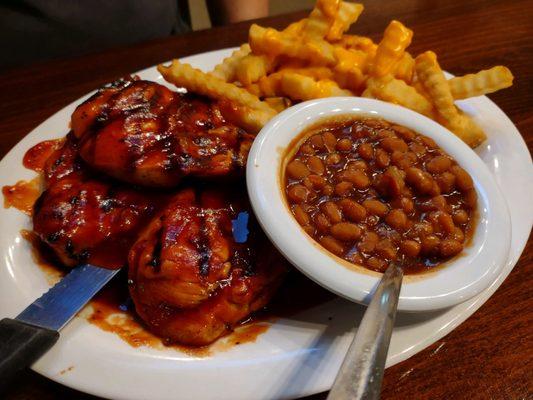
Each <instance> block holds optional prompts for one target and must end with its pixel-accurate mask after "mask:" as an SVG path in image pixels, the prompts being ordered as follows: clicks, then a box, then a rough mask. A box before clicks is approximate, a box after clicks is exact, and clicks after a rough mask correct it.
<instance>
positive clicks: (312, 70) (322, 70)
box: [278, 67, 333, 79]
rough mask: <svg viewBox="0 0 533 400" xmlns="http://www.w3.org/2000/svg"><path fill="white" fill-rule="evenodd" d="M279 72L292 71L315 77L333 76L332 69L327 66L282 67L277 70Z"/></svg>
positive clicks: (325, 77) (329, 77)
mask: <svg viewBox="0 0 533 400" xmlns="http://www.w3.org/2000/svg"><path fill="white" fill-rule="evenodd" d="M278 72H280V73H282V74H283V73H288V72H294V73H297V74H300V75H305V76H310V77H311V78H315V79H331V78H332V77H333V71H332V70H331V69H330V68H327V67H303V68H302V67H300V68H292V67H282V68H280V69H279V70H278Z"/></svg>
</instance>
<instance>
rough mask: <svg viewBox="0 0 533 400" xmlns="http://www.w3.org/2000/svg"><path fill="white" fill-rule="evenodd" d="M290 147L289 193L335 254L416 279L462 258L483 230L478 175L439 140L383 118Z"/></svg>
mask: <svg viewBox="0 0 533 400" xmlns="http://www.w3.org/2000/svg"><path fill="white" fill-rule="evenodd" d="M298 142H299V143H300V145H299V147H298V148H293V149H290V151H291V152H290V154H291V156H290V157H289V158H288V160H287V164H286V168H285V171H284V184H285V194H286V198H287V201H288V203H289V205H290V209H291V211H292V213H293V215H294V218H295V219H296V221H297V222H298V223H299V224H300V225H301V226H302V227H303V228H304V230H305V232H307V233H308V234H309V235H310V236H311V237H313V238H314V239H315V240H316V241H317V242H319V243H320V244H321V245H322V246H323V247H324V248H326V249H327V250H328V251H330V252H331V253H334V254H335V255H337V256H339V257H342V258H344V259H345V260H347V261H350V262H353V263H357V264H361V265H362V266H364V267H366V268H369V269H372V270H376V271H384V270H385V269H386V268H387V266H388V265H389V263H390V262H391V261H396V262H399V263H400V264H401V265H402V266H403V268H404V272H405V273H406V274H412V273H418V272H422V271H425V270H427V269H430V268H432V267H435V266H436V265H438V264H441V263H442V262H444V261H446V260H449V259H450V258H452V257H454V256H456V255H458V254H459V253H461V252H462V251H463V249H464V247H465V244H466V241H467V240H468V239H469V237H470V234H471V231H472V230H473V225H474V215H475V211H476V204H477V194H476V191H475V189H474V183H473V181H472V178H471V177H470V175H469V174H468V173H467V172H466V171H465V170H464V169H463V168H461V167H460V166H459V165H458V164H457V162H456V161H455V160H454V159H453V158H452V157H450V156H449V155H448V154H446V153H445V152H444V151H443V150H442V149H440V148H439V147H438V145H437V144H436V143H435V141H434V140H432V139H430V138H428V137H425V136H423V135H420V134H418V133H416V132H413V131H412V130H410V129H408V128H406V127H403V126H399V125H394V124H390V123H389V122H387V121H384V120H379V119H371V118H366V119H346V120H336V121H326V122H324V123H321V124H320V125H316V126H314V127H313V128H312V131H310V130H308V131H306V132H304V133H303V134H302V136H300V138H299V139H298Z"/></svg>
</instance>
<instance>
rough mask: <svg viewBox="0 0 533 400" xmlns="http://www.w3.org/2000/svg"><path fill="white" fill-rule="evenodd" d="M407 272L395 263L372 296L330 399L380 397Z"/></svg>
mask: <svg viewBox="0 0 533 400" xmlns="http://www.w3.org/2000/svg"><path fill="white" fill-rule="evenodd" d="M402 279H403V271H402V269H401V268H400V267H399V266H398V265H397V264H395V263H393V264H391V265H390V266H389V267H388V268H387V270H386V271H385V273H384V274H383V277H382V278H381V281H380V282H379V284H378V287H377V288H376V291H375V292H374V295H373V296H372V300H371V301H370V304H369V305H368V308H367V310H366V312H365V314H364V316H363V319H362V321H361V324H360V325H359V328H358V329H357V334H356V335H355V337H354V339H353V341H352V343H351V345H350V348H349V349H348V352H347V354H346V357H345V358H344V361H343V363H342V365H341V368H340V370H339V372H338V374H337V377H336V378H335V382H334V383H333V387H332V388H331V391H330V392H329V395H328V400H362V399H364V400H373V399H379V397H380V392H381V381H382V379H383V372H384V370H385V361H386V360H387V352H388V350H389V343H390V338H391V334H392V328H393V327H394V319H395V317H396V309H397V306H398V298H399V296H400V289H401V287H402Z"/></svg>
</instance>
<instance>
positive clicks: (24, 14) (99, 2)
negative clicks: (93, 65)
mask: <svg viewBox="0 0 533 400" xmlns="http://www.w3.org/2000/svg"><path fill="white" fill-rule="evenodd" d="M191 1H199V0H191ZM206 4H207V6H208V10H209V15H210V18H211V22H212V24H213V25H214V26H217V25H224V24H228V23H233V22H238V21H244V20H248V19H254V18H260V17H264V16H266V15H268V0H206ZM190 30H191V24H190V14H189V6H188V2H187V0H2V1H1V2H0V48H1V49H2V54H3V56H2V57H1V58H0V69H6V68H12V67H17V66H20V65H25V64H30V63H32V62H36V61H44V60H49V59H52V58H57V57H68V56H75V55H80V54H85V53H89V52H92V51H98V50H103V49H106V48H111V47H114V46H121V45H128V44H133V43H137V42H141V41H146V40H150V39H155V38H160V37H165V36H168V35H176V34H181V33H184V32H187V31H190Z"/></svg>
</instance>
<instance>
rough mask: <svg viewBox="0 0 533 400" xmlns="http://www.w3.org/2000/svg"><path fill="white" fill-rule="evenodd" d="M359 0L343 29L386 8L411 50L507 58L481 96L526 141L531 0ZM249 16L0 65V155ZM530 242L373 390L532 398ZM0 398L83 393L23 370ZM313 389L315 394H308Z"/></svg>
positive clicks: (239, 30) (395, 395) (470, 66)
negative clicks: (491, 284) (502, 86)
mask: <svg viewBox="0 0 533 400" xmlns="http://www.w3.org/2000/svg"><path fill="white" fill-rule="evenodd" d="M365 6H366V10H365V12H364V14H363V16H362V17H361V19H360V21H359V22H358V23H357V24H356V27H355V29H354V30H353V32H357V33H361V34H365V35H370V36H371V37H373V38H374V39H376V40H379V38H380V35H381V32H382V31H383V29H384V28H385V26H386V25H387V23H388V22H389V21H390V20H391V19H393V18H394V19H398V20H400V21H402V22H403V23H405V24H406V25H407V26H409V27H410V28H412V29H413V30H414V32H415V36H414V40H413V44H412V45H411V48H410V50H411V52H412V53H415V54H417V53H418V52H420V51H424V50H428V49H432V50H434V51H436V53H437V54H438V55H439V61H440V62H441V64H442V65H443V66H445V68H446V69H447V70H448V71H450V72H452V73H455V74H463V73H466V72H471V71H477V70H479V69H482V68H487V67H490V66H492V65H496V64H504V65H507V66H509V67H510V69H511V70H512V71H513V73H514V75H515V86H513V87H512V88H511V89H507V90H504V91H501V92H499V93H497V94H494V95H491V96H490V97H491V98H492V99H493V100H494V101H495V102H496V103H497V104H498V105H499V106H500V107H501V108H502V109H503V110H504V111H505V112H506V113H507V115H509V117H510V118H511V119H512V120H513V122H514V123H515V124H516V126H517V127H518V129H519V130H520V132H522V134H523V135H524V139H525V140H526V142H527V144H528V146H529V148H530V149H531V148H532V146H533V131H532V130H531V126H532V124H533V111H532V109H533V90H532V86H531V83H532V81H533V80H532V78H533V77H532V73H533V69H532V68H531V65H532V64H533V42H532V40H531V38H532V37H533V23H532V20H533V2H531V1H529V0H515V1H505V0H470V1H467V2H466V1H465V2H462V1H447V0H436V1H429V0H426V1H424V0H386V1H385V0H369V1H366V2H365ZM304 15H305V13H303V12H302V13H296V14H291V15H283V16H278V17H272V18H268V19H266V20H263V21H260V23H261V24H263V25H269V26H273V27H278V28H281V27H284V26H286V25H287V24H288V23H289V22H291V21H294V20H297V19H299V18H302V17H303V16H304ZM249 25H250V23H249V22H246V23H240V24H236V25H232V26H229V27H222V28H216V29H210V30H206V31H200V32H194V33H190V34H187V35H184V36H180V37H169V38H165V39H160V40H155V41H151V42H148V43H143V44H139V45H135V46H132V47H127V48H126V47H124V48H119V49H116V50H114V51H106V52H102V53H99V54H93V55H88V56H84V57H79V58H73V59H65V60H60V61H54V62H50V63H46V64H41V65H34V66H30V67H27V68H23V69H19V70H12V71H7V72H4V73H3V74H0V138H1V140H0V156H3V155H4V154H5V153H7V152H8V151H9V149H11V147H13V146H14V145H15V144H16V143H17V142H18V141H19V140H20V139H21V138H22V137H23V136H24V135H26V134H27V133H28V132H29V131H30V130H31V129H33V128H34V127H35V126H36V125H38V124H39V123H41V122H42V121H43V120H45V119H46V118H48V117H49V116H50V115H52V114H53V113H55V112H56V111H58V110H59V109H61V108H62V107H64V106H65V105H67V104H68V103H70V102H72V101H74V100H75V99H77V98H79V97H80V96H82V95H84V94H85V93H87V92H89V91H91V90H93V89H95V88H97V87H99V86H100V85H101V84H103V83H105V82H108V81H111V80H113V79H115V78H118V77H120V76H123V75H125V74H128V73H129V72H132V71H136V70H139V69H142V68H145V67H148V66H151V65H154V64H157V63H159V62H162V61H165V60H169V59H171V58H173V57H182V56H187V55H190V54H195V53H201V52H205V51H209V50H215V49H220V48H225V47H230V46H236V45H238V44H240V43H242V42H244V41H245V40H246V38H247V32H248V27H249ZM4 56H8V55H5V54H4ZM58 133H59V132H58ZM531 243H532V241H531V240H530V241H529V243H528V245H527V247H526V249H525V251H524V253H523V255H522V257H521V258H520V261H519V262H518V264H517V265H516V267H515V268H514V270H513V272H512V273H511V275H510V276H509V277H508V278H507V280H506V281H505V282H504V283H503V285H502V286H501V287H500V288H499V289H498V291H497V292H496V293H495V294H494V296H492V298H491V299H490V300H489V301H488V302H487V303H486V304H485V305H483V306H482V307H481V308H480V310H479V311H477V312H476V313H475V314H474V315H473V316H472V317H470V318H469V319H468V320H467V321H466V322H464V323H463V324H462V325H461V326H459V327H458V328H457V329H456V330H454V331H453V332H452V333H450V334H449V335H448V336H446V337H444V338H443V339H441V340H439V341H438V342H437V343H435V344H434V345H432V346H430V347H429V348H427V349H426V350H424V351H422V352H420V353H418V354H417V355H416V356H414V357H412V358H411V359H409V360H407V361H404V362H403V363H400V364H398V365H395V366H394V367H392V368H389V369H388V370H387V371H386V373H385V380H384V387H383V394H382V398H383V399H532V398H533V340H532V337H533V284H532V282H533V281H532V279H531V276H532V275H533V268H532V266H533V247H532V245H531ZM5 398H6V399H9V400H15V399H17V400H19V399H41V400H45V399H59V398H61V399H67V398H73V399H91V398H93V397H92V396H88V395H84V394H82V393H79V392H76V391H74V390H71V389H67V388H65V387H62V386H60V385H58V384H55V383H54V382H52V381H48V380H47V379H45V378H43V377H41V376H39V375H37V374H35V373H33V372H31V371H25V372H24V373H23V374H21V377H20V380H19V384H18V385H15V386H14V387H13V389H12V390H11V391H10V392H9V393H7V396H6V397H5ZM323 398H325V394H318V395H316V396H312V397H311V398H310V399H315V400H316V399H323Z"/></svg>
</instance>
